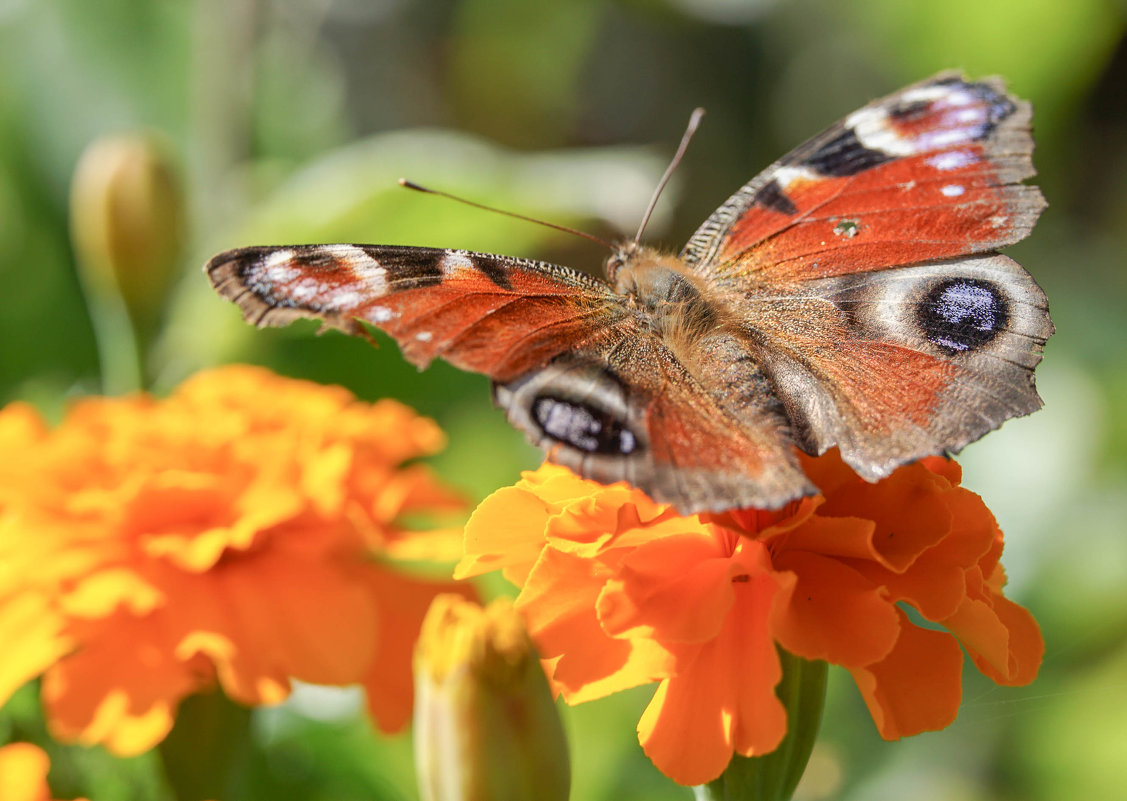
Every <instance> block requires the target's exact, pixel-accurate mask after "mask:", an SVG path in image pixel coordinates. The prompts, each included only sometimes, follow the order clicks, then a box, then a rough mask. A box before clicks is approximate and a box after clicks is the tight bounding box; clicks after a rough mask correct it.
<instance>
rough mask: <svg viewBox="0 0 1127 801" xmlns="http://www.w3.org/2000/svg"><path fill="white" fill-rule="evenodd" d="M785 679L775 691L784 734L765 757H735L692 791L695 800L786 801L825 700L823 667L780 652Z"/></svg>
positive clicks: (807, 755) (807, 753)
mask: <svg viewBox="0 0 1127 801" xmlns="http://www.w3.org/2000/svg"><path fill="white" fill-rule="evenodd" d="M779 659H780V660H781V661H782V665H783V678H782V681H780V682H779V686H778V687H776V688H775V693H776V695H778V696H779V700H781V701H782V702H783V705H784V706H785V707H786V710H787V733H786V736H785V737H784V738H783V741H782V742H781V743H780V744H779V747H778V748H776V749H775V750H774V751H772V752H771V753H769V754H764V755H763V756H757V757H741V756H738V755H737V756H734V757H732V761H731V762H730V763H729V764H728V767H727V769H725V771H724V773H723V774H721V775H720V777H719V778H717V779H714V780H713V781H711V782H709V783H708V784H702V785H700V786H698V787H694V788H693V791H694V793H695V798H696V800H697V801H787V799H789V798H790V797H791V796H792V795H793V794H794V788H795V787H796V786H797V785H798V780H799V779H801V778H802V773H803V771H804V770H805V769H806V763H807V761H808V760H809V759H810V752H811V751H812V750H813V749H814V741H815V740H816V739H817V736H818V727H819V726H820V725H821V722H822V707H823V706H824V705H825V700H826V675H827V672H828V665H827V664H826V663H825V662H822V661H817V662H810V661H807V660H805V659H802V658H800V657H797V656H794V655H792V654H789V653H787V652H786V651H784V650H782V649H781V648H780V649H779Z"/></svg>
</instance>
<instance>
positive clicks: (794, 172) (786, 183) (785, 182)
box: [771, 167, 818, 192]
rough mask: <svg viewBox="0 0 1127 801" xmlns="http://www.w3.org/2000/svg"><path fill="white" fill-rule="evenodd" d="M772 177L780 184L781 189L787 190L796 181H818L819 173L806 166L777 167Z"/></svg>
mask: <svg viewBox="0 0 1127 801" xmlns="http://www.w3.org/2000/svg"><path fill="white" fill-rule="evenodd" d="M771 177H772V178H774V179H775V182H776V183H777V184H778V185H779V189H781V190H782V191H784V192H785V191H786V190H787V189H788V188H789V187H790V185H791V184H793V183H794V182H795V181H816V180H818V175H817V173H815V172H814V171H813V170H810V169H808V168H806V167H776V168H775V171H774V172H773V173H771Z"/></svg>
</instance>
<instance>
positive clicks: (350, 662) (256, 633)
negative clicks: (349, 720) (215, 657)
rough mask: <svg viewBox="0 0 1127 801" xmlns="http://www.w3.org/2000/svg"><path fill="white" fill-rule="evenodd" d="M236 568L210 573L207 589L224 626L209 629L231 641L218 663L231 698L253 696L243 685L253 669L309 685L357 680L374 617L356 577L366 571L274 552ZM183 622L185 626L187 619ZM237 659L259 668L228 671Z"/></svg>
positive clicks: (366, 659)
mask: <svg viewBox="0 0 1127 801" xmlns="http://www.w3.org/2000/svg"><path fill="white" fill-rule="evenodd" d="M233 567H234V566H233ZM238 567H241V568H242V569H232V570H227V571H220V572H218V574H217V575H216V580H217V582H218V583H217V586H215V587H214V589H213V590H212V592H213V593H214V594H215V596H216V597H220V598H225V599H226V612H227V618H228V620H229V621H230V624H229V625H230V628H220V627H217V628H216V630H217V631H220V632H223V631H230V632H231V634H230V638H231V640H232V641H233V642H236V643H238V645H239V659H238V660H236V661H235V662H232V664H231V665H230V668H231V672H228V671H227V670H225V667H226V666H224V665H219V669H220V678H221V681H222V683H223V684H224V689H227V690H228V692H230V693H231V695H232V697H235V698H239V699H240V700H244V701H245V702H246V703H259V702H261V700H262V699H258V698H254V697H253V694H252V693H253V689H251V688H250V687H248V683H250V679H251V676H252V675H253V673H254V672H257V670H262V672H264V673H266V674H267V675H271V674H275V673H277V674H280V675H288V676H292V677H294V678H297V679H301V680H302V681H307V682H310V683H313V684H350V683H353V682H356V681H358V680H359V679H360V677H361V676H362V675H363V673H364V670H365V668H366V667H367V665H368V664H369V663H370V661H371V659H372V656H373V652H374V648H375V637H376V634H375V629H376V621H377V615H376V610H375V608H374V606H373V602H372V598H371V596H370V594H369V592H368V591H367V588H366V586H365V585H366V583H367V580H366V579H364V578H362V576H366V575H370V572H368V571H365V572H363V573H362V572H361V571H359V570H356V569H352V570H350V569H348V568H346V567H345V566H340V565H333V564H331V563H325V562H314V563H310V562H308V561H305V560H300V559H290V558H287V556H286V555H284V554H282V553H279V552H277V551H271V552H263V553H261V554H258V555H257V556H256V558H255V559H254V560H253V562H248V563H247V564H245V565H239V566H238ZM183 625H185V626H190V625H191V622H190V620H189V619H185V621H184V623H183ZM252 655H253V656H252ZM244 658H246V659H251V660H253V662H254V663H257V664H258V665H261V666H262V667H260V668H256V670H255V671H250V672H249V673H248V674H247V675H245V676H241V677H239V676H236V675H235V673H236V672H237V670H238V667H239V666H240V664H241V663H242V661H243V659H244ZM228 681H230V682H231V686H229V685H228ZM248 690H249V692H248Z"/></svg>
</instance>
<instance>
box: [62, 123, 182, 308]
mask: <svg viewBox="0 0 1127 801" xmlns="http://www.w3.org/2000/svg"><path fill="white" fill-rule="evenodd" d="M70 210H71V237H72V239H73V241H74V248H75V253H76V255H77V257H78V262H79V267H80V269H82V270H83V271H84V273H85V275H86V277H87V279H88V283H89V284H90V285H91V288H92V289H95V290H97V291H100V292H105V291H107V290H109V291H113V290H116V291H117V292H119V293H120V294H121V297H122V298H123V299H124V301H125V304H126V306H127V307H128V309H129V311H130V312H131V313H132V314H133V315H134V316H135V317H136V316H137V315H141V316H143V317H151V316H152V315H153V314H154V313H155V312H156V311H158V307H159V306H160V303H161V301H162V299H163V298H164V294H165V291H166V290H167V288H168V285H169V283H170V282H171V280H172V279H173V278H174V277H175V268H176V266H177V263H178V261H179V259H180V255H181V250H182V247H183V244H184V227H185V225H184V218H185V214H184V197H183V191H182V188H181V182H180V177H179V174H178V172H177V170H176V167H175V166H174V164H173V162H172V160H171V158H170V157H169V155H168V152H167V149H166V148H165V147H164V146H163V145H162V143H161V142H160V141H159V140H158V139H157V138H156V137H154V136H151V135H146V134H127V135H123V136H113V137H105V138H103V139H98V140H96V141H95V142H93V143H91V144H90V145H88V146H87V148H86V150H85V151H84V152H83V154H82V157H81V158H80V159H79V161H78V166H77V167H76V168H75V173H74V180H73V183H72V185H71V196H70Z"/></svg>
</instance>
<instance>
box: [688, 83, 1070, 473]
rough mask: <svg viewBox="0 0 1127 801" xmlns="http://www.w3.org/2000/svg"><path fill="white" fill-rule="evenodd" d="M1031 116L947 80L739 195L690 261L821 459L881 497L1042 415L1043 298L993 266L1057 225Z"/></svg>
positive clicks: (778, 168)
mask: <svg viewBox="0 0 1127 801" xmlns="http://www.w3.org/2000/svg"><path fill="white" fill-rule="evenodd" d="M1029 119H1030V111H1029V106H1028V104H1027V103H1024V102H1023V101H1020V100H1017V99H1015V98H1013V97H1011V96H1009V95H1008V94H1006V92H1005V90H1004V88H1003V87H1002V86H1001V83H1000V82H998V81H994V80H987V81H981V82H968V81H966V80H964V79H962V78H960V77H958V76H955V75H950V74H944V75H939V76H936V77H935V78H932V79H930V80H928V81H924V82H922V83H920V84H917V85H915V86H912V87H908V88H907V89H904V90H902V91H901V92H898V93H896V94H894V95H892V96H891V97H888V98H884V99H882V100H878V101H875V102H873V103H871V104H869V105H868V106H866V107H864V108H862V109H861V110H859V111H857V112H854V113H853V114H851V115H849V116H848V117H846V118H845V119H844V120H843V121H842V122H840V123H838V124H837V125H835V126H833V127H832V128H830V129H829V130H828V131H827V132H826V133H824V134H822V135H821V136H819V137H816V138H815V139H813V140H811V141H810V142H808V143H807V144H805V145H803V146H801V147H799V148H798V149H797V150H795V151H793V152H792V153H791V154H789V155H787V156H786V157H784V158H783V159H781V160H780V161H779V162H777V163H776V164H775V165H773V166H772V167H770V168H768V170H766V171H765V172H764V173H763V174H762V175H760V176H759V177H757V178H756V179H754V180H753V181H751V182H750V183H749V184H747V185H746V186H745V187H744V188H743V189H741V190H740V191H739V192H737V193H736V194H735V195H733V197H732V198H731V199H729V200H728V202H727V203H725V204H724V205H723V206H721V208H720V209H719V210H718V211H717V212H716V213H715V214H714V215H713V216H712V217H710V218H709V220H708V221H706V222H705V224H704V225H703V226H702V227H701V228H700V230H698V232H697V233H696V234H695V235H694V236H693V238H692V239H691V240H690V241H689V244H688V245H687V246H686V248H685V251H684V253H683V254H682V255H683V258H685V259H686V261H688V262H689V263H690V265H691V267H692V269H693V271H694V272H695V273H696V274H697V275H699V276H701V277H702V278H703V279H705V280H706V281H707V282H709V283H710V284H711V285H712V286H714V287H715V288H716V290H717V291H718V292H719V293H720V294H721V295H722V296H723V297H724V298H725V299H726V302H727V303H728V305H729V307H730V308H731V309H732V311H733V312H734V314H735V315H736V316H737V317H738V318H739V319H741V320H742V321H743V325H744V328H745V331H746V332H747V335H748V337H749V338H750V339H752V340H753V341H754V342H756V343H757V344H758V347H759V351H758V358H759V360H760V364H761V365H762V367H763V369H764V371H765V372H766V374H767V375H768V376H770V379H771V383H772V387H773V388H774V391H775V392H776V393H777V395H778V396H779V398H780V400H781V401H782V402H783V404H784V406H785V407H786V409H787V413H788V417H789V418H790V420H791V423H792V425H793V427H794V431H795V436H796V441H797V443H798V444H799V445H801V446H802V447H803V448H804V449H806V450H807V451H809V452H811V453H821V452H823V451H825V450H826V449H828V448H829V447H832V446H835V445H836V446H839V447H840V448H841V451H842V455H843V457H844V458H845V460H846V462H848V463H849V464H850V465H851V466H852V467H853V468H854V469H855V470H857V471H858V472H859V473H860V474H861V475H863V476H865V477H866V478H868V479H870V480H873V479H876V478H879V477H881V476H884V475H887V474H888V473H889V472H891V471H892V470H893V469H894V468H895V467H896V466H898V465H900V464H903V463H904V462H906V461H910V460H912V459H916V458H919V457H921V456H924V455H928V454H933V453H944V452H947V451H956V450H958V449H960V448H961V447H962V446H964V445H966V444H967V443H968V442H971V441H973V440H975V439H977V438H978V437H980V436H982V435H983V434H985V433H986V432H987V431H990V430H991V429H994V428H997V427H998V426H999V425H1001V423H1002V422H1003V421H1005V420H1007V419H1009V418H1011V417H1015V416H1018V415H1023V414H1028V413H1029V412H1031V411H1034V410H1035V409H1037V408H1039V407H1040V405H1041V401H1040V398H1039V397H1038V396H1037V393H1036V390H1035V388H1034V384H1033V368H1034V367H1035V366H1036V365H1037V363H1038V362H1039V361H1040V358H1041V349H1042V346H1043V345H1044V343H1045V340H1046V339H1047V338H1048V337H1049V335H1050V334H1051V333H1052V330H1053V329H1052V323H1051V322H1050V320H1049V316H1048V306H1047V303H1046V301H1045V296H1044V293H1043V292H1042V291H1041V289H1040V288H1039V287H1038V286H1037V284H1036V283H1035V282H1034V281H1033V279H1032V278H1031V277H1030V276H1029V274H1028V273H1026V272H1025V271H1024V270H1023V269H1021V267H1019V266H1018V265H1017V264H1016V263H1014V262H1013V261H1011V260H1010V259H1007V258H1005V257H1003V256H999V255H997V254H994V253H992V251H993V250H994V249H995V248H998V247H1001V246H1003V245H1007V244H1011V243H1013V242H1015V241H1017V240H1019V239H1022V238H1023V237H1025V236H1026V235H1027V234H1028V232H1029V230H1030V229H1031V227H1032V225H1033V223H1034V221H1035V220H1036V218H1037V216H1038V215H1039V214H1040V212H1041V210H1042V209H1043V207H1044V200H1043V198H1042V196H1041V194H1040V192H1039V190H1037V189H1036V187H1032V186H1026V185H1024V184H1022V183H1021V181H1022V180H1023V179H1025V178H1028V177H1029V176H1031V175H1032V174H1033V166H1032V150H1033V141H1032V138H1031V136H1030V134H1029Z"/></svg>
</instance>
